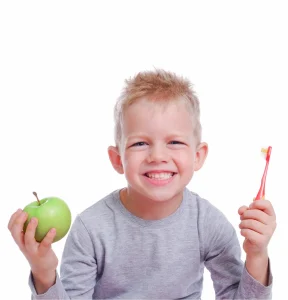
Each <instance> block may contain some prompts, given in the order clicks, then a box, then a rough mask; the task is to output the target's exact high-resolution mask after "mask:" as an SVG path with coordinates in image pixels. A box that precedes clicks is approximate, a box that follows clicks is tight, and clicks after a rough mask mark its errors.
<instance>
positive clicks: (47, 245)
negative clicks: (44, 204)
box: [38, 228, 56, 256]
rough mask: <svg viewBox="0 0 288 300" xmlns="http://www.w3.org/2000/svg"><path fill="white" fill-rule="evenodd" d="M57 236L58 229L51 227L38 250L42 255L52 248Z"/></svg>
mask: <svg viewBox="0 0 288 300" xmlns="http://www.w3.org/2000/svg"><path fill="white" fill-rule="evenodd" d="M55 236H56V229H55V228H52V229H50V230H49V231H48V233H47V234H46V236H45V237H44V239H43V240H42V241H41V243H40V245H39V248H38V251H39V255H40V256H45V254H46V253H47V252H48V251H49V250H50V249H51V244H52V243H53V240H54V238H55Z"/></svg>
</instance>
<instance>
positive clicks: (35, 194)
mask: <svg viewBox="0 0 288 300" xmlns="http://www.w3.org/2000/svg"><path fill="white" fill-rule="evenodd" d="M33 195H34V196H35V197H36V198H37V201H38V204H39V206H40V205H41V202H40V200H39V199H38V196H37V193H36V192H33Z"/></svg>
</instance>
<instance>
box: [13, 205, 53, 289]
mask: <svg viewBox="0 0 288 300" xmlns="http://www.w3.org/2000/svg"><path fill="white" fill-rule="evenodd" d="M27 218H28V214H27V213H26V212H23V211H22V210H21V209H18V210H17V211H16V212H15V213H14V214H13V215H12V216H11V218H10V220H9V223H8V229H9V230H10V232H11V234H12V237H13V239H14V241H15V242H16V244H17V245H18V247H19V248H20V250H21V252H22V253H23V254H24V256H25V257H26V259H27V260H28V262H29V264H30V267H31V271H32V274H33V278H34V281H35V279H36V281H39V284H40V286H41V287H42V286H43V288H44V286H46V287H47V289H48V288H49V287H50V286H52V285H53V284H54V282H55V279H56V268H57V265H58V258H57V256H56V254H55V253H54V251H53V250H52V247H51V244H52V242H53V239H54V237H55V235H56V231H55V229H52V230H50V231H49V232H48V233H47V235H46V236H45V238H44V239H43V240H42V241H41V243H38V242H37V241H36V240H35V238H34V237H35V231H36V227H37V223H38V220H37V219H36V218H32V219H31V220H30V222H29V224H28V226H27V228H26V232H25V234H24V232H23V226H24V223H25V221H26V220H27ZM34 283H35V282H34ZM35 285H36V284H35ZM40 289H41V290H42V288H40ZM44 289H46V288H44ZM36 290H37V289H36ZM37 292H39V291H37Z"/></svg>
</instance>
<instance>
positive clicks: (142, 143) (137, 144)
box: [131, 142, 147, 147]
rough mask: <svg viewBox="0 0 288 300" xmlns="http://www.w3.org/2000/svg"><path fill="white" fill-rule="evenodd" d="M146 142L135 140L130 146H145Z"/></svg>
mask: <svg viewBox="0 0 288 300" xmlns="http://www.w3.org/2000/svg"><path fill="white" fill-rule="evenodd" d="M146 144H147V143H145V142H137V143H135V144H133V145H132V146H131V147H141V146H145V145H146Z"/></svg>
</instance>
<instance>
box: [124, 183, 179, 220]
mask: <svg viewBox="0 0 288 300" xmlns="http://www.w3.org/2000/svg"><path fill="white" fill-rule="evenodd" d="M182 198H183V193H182V192H181V193H178V194H177V195H175V196H174V197H173V198H171V199H168V200H165V201H154V200H152V199H149V198H146V197H144V196H143V195H141V194H138V193H135V192H134V191H131V189H129V188H125V189H123V190H122V191H121V192H120V200H121V202H122V204H123V205H124V206H125V208H126V209H127V210H128V211H130V212H131V213H132V214H133V215H135V216H136V217H138V218H141V219H144V220H160V219H163V218H166V217H168V216H170V215H171V214H173V213H174V212H175V211H176V210H177V209H178V208H179V206H180V204H181V202H182Z"/></svg>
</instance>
